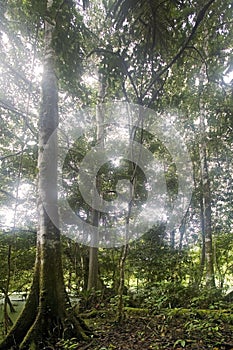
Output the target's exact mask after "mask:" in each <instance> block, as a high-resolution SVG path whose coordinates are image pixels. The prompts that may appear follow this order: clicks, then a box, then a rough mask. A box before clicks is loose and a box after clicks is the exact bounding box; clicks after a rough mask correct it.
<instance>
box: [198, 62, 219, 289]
mask: <svg viewBox="0 0 233 350" xmlns="http://www.w3.org/2000/svg"><path fill="white" fill-rule="evenodd" d="M200 76H201V79H200V97H199V99H200V100H199V113H200V138H201V139H200V163H201V185H202V196H203V198H202V199H201V201H202V202H201V211H202V214H201V220H202V221H203V224H202V225H203V226H204V234H203V237H204V239H205V266H206V286H207V287H209V288H214V287H215V277H214V259H213V245H212V226H211V190H210V178H209V169H208V160H207V145H206V126H205V123H206V113H205V105H204V102H203V97H202V96H201V94H202V92H203V86H204V84H203V80H204V77H205V67H203V68H202V71H201V74H200ZM203 253H204V252H203Z"/></svg>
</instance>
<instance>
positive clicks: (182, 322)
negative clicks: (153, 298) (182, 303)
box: [75, 309, 233, 350]
mask: <svg viewBox="0 0 233 350" xmlns="http://www.w3.org/2000/svg"><path fill="white" fill-rule="evenodd" d="M88 324H89V326H90V327H91V328H92V329H93V330H94V332H95V335H96V337H93V339H92V340H91V341H90V342H86V343H84V342H83V343H79V344H77V347H76V348H75V349H77V350H87V349H91V350H114V349H115V350H144V349H145V350H150V349H152V350H163V349H166V350H174V349H176V350H181V349H193V350H195V349H197V350H202V349H212V350H233V316H232V314H231V312H229V310H222V311H219V310H195V309H194V310H187V309H169V310H164V311H163V312H160V313H158V314H154V315H143V316H141V315H137V314H134V315H128V316H127V318H126V319H125V320H124V321H123V322H122V323H121V324H118V323H115V322H113V321H111V320H110V318H109V317H108V316H107V314H105V313H104V312H103V314H101V313H100V314H98V316H97V317H95V318H92V319H88Z"/></svg>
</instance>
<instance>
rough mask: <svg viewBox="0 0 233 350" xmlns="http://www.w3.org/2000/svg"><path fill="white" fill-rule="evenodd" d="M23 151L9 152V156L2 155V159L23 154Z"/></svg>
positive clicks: (0, 158)
mask: <svg viewBox="0 0 233 350" xmlns="http://www.w3.org/2000/svg"><path fill="white" fill-rule="evenodd" d="M23 152H24V151H19V152H16V153H12V154H8V155H7V156H2V157H0V160H5V159H7V158H11V157H15V156H18V155H19V154H22V153H23Z"/></svg>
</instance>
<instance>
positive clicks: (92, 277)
mask: <svg viewBox="0 0 233 350" xmlns="http://www.w3.org/2000/svg"><path fill="white" fill-rule="evenodd" d="M104 97H105V84H104V80H103V76H102V75H101V74H99V96H98V100H99V101H98V102H99V103H98V105H97V107H96V127H97V131H96V138H97V142H96V144H97V146H99V147H100V148H104V125H103V124H104V113H103V108H102V104H103V101H104ZM96 186H97V189H98V190H99V193H100V188H101V180H100V178H99V177H98V176H97V179H96ZM93 200H95V198H94V199H93ZM92 215H93V216H92V224H93V225H94V226H96V227H98V225H99V215H100V213H99V212H98V211H97V210H95V209H93V213H92ZM94 240H95V245H96V246H94V247H90V250H89V272H88V285H87V289H88V290H91V289H94V290H97V289H98V284H99V283H98V282H99V278H98V271H99V268H98V237H94Z"/></svg>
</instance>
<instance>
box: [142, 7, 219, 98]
mask: <svg viewBox="0 0 233 350" xmlns="http://www.w3.org/2000/svg"><path fill="white" fill-rule="evenodd" d="M214 1H215V0H210V1H208V3H207V4H206V5H205V6H204V7H203V8H202V9H201V10H200V12H199V13H198V15H197V19H196V23H195V25H194V27H193V29H192V31H191V33H190V35H189V37H188V38H187V39H186V40H185V42H184V44H183V45H182V47H181V49H180V50H179V51H178V53H177V54H176V55H175V57H173V59H172V60H171V61H170V62H169V63H168V64H167V65H166V67H164V69H162V70H161V71H160V72H159V73H158V74H157V76H156V77H155V78H154V79H153V80H152V82H151V83H150V84H149V86H148V87H147V89H146V91H145V92H144V94H143V98H144V97H145V96H146V94H147V93H148V92H149V90H150V89H151V88H152V86H153V85H154V84H155V83H156V81H157V80H158V79H159V78H160V77H161V76H162V75H163V74H164V73H165V72H167V71H168V69H169V68H171V67H172V66H173V65H174V63H175V62H176V61H177V60H178V59H179V58H180V57H181V55H182V54H183V53H184V51H185V50H186V49H187V46H188V45H189V43H190V42H191V41H192V39H193V37H194V36H195V34H196V32H197V29H198V28H199V26H200V24H201V22H202V21H203V19H204V17H205V14H206V12H207V10H208V9H209V7H210V6H211V5H212V4H213V3H214Z"/></svg>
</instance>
